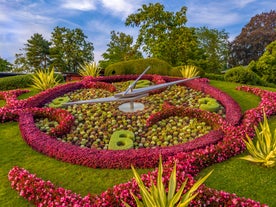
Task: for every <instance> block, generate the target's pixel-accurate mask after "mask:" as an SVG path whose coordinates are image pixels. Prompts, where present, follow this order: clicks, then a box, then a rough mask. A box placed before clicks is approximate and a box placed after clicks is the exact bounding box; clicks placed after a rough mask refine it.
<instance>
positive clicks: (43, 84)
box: [31, 68, 59, 91]
mask: <svg viewBox="0 0 276 207" xmlns="http://www.w3.org/2000/svg"><path fill="white" fill-rule="evenodd" d="M32 82H33V85H31V87H33V88H35V89H38V90H39V91H44V90H46V89H49V88H52V87H54V86H56V85H57V84H58V83H59V80H58V79H57V76H55V75H54V69H53V68H52V69H49V68H48V69H47V70H37V71H36V72H35V73H34V74H33V75H32Z"/></svg>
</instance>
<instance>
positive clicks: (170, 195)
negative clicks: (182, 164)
mask: <svg viewBox="0 0 276 207" xmlns="http://www.w3.org/2000/svg"><path fill="white" fill-rule="evenodd" d="M168 188H169V189H168V202H169V201H170V200H171V199H172V198H173V195H174V193H175V189H176V163H174V166H173V170H172V172H171V176H170V180H169V187H168Z"/></svg>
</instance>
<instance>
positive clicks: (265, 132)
mask: <svg viewBox="0 0 276 207" xmlns="http://www.w3.org/2000/svg"><path fill="white" fill-rule="evenodd" d="M260 128H261V130H259V129H258V128H257V127H255V132H256V138H257V139H256V144H254V142H253V141H252V140H251V139H250V137H249V136H248V135H246V138H247V141H246V140H244V142H245V144H246V147H247V150H248V152H249V153H250V155H246V156H244V157H241V159H244V160H248V161H251V162H256V163H261V164H262V165H264V166H266V167H273V166H274V165H275V162H276V129H275V130H274V135H272V133H271V130H270V127H269V125H268V121H267V117H266V114H265V113H264V121H263V123H260Z"/></svg>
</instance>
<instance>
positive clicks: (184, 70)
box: [180, 65, 199, 78]
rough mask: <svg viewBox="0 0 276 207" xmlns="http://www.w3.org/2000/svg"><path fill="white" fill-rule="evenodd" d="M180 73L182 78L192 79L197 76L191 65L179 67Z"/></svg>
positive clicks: (197, 72) (195, 69)
mask: <svg viewBox="0 0 276 207" xmlns="http://www.w3.org/2000/svg"><path fill="white" fill-rule="evenodd" d="M180 73H181V74H182V76H183V78H192V77H196V76H197V75H198V74H199V71H198V69H197V68H196V67H195V66H193V65H185V66H182V67H181V69H180Z"/></svg>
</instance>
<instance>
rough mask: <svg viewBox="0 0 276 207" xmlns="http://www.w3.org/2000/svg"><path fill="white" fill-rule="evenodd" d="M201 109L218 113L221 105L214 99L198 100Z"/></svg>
mask: <svg viewBox="0 0 276 207" xmlns="http://www.w3.org/2000/svg"><path fill="white" fill-rule="evenodd" d="M198 102H199V103H200V106H199V108H200V109H201V110H206V111H210V112H217V111H218V110H219V103H218V102H217V100H216V99H213V98H201V99H199V100H198Z"/></svg>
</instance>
